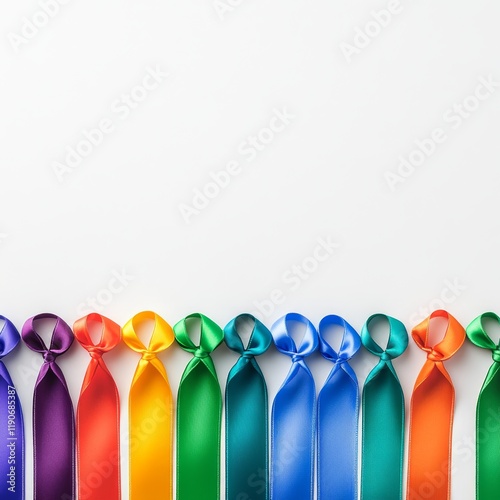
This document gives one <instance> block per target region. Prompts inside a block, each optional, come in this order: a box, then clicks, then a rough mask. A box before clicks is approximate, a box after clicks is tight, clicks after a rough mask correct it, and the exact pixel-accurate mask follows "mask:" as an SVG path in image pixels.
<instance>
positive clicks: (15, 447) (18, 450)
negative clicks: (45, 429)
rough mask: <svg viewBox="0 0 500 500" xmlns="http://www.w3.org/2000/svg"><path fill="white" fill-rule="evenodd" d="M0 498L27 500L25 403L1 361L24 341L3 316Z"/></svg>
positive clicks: (0, 386)
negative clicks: (23, 410)
mask: <svg viewBox="0 0 500 500" xmlns="http://www.w3.org/2000/svg"><path fill="white" fill-rule="evenodd" d="M0 320H3V322H4V323H3V327H2V328H1V330H0V442H1V443H2V445H1V447H0V477H1V478H2V480H1V482H0V498H11V499H12V500H24V495H25V493H24V422H23V412H22V410H21V403H20V401H19V397H18V395H17V391H16V389H15V387H14V384H13V383H12V379H11V378H10V375H9V372H8V371H7V368H6V367H5V365H4V364H3V362H2V361H1V359H2V358H3V357H5V356H7V354H9V353H10V352H11V351H12V350H14V348H15V347H16V346H17V344H18V343H19V340H20V338H21V337H20V336H19V332H18V331H17V329H16V327H15V326H14V325H13V324H12V322H11V321H9V320H8V319H7V318H6V317H5V316H1V315H0Z"/></svg>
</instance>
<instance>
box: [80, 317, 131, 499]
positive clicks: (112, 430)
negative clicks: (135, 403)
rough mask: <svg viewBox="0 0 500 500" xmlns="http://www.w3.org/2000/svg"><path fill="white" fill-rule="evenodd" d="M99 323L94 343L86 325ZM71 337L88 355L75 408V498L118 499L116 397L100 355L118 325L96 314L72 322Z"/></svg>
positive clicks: (117, 339)
mask: <svg viewBox="0 0 500 500" xmlns="http://www.w3.org/2000/svg"><path fill="white" fill-rule="evenodd" d="M91 323H96V324H99V325H100V326H101V339H100V341H99V343H98V344H94V342H93V341H92V338H91V337H90V332H89V324H91ZM73 331H74V333H75V337H76V339H77V340H78V342H80V344H81V345H82V347H83V348H84V349H85V350H87V351H88V353H89V354H90V356H91V359H90V363H89V365H88V368H87V371H86V373H85V378H84V379H83V384H82V389H81V391H80V398H79V400H78V406H77V411H76V443H77V458H78V460H77V462H78V498H79V500H89V499H90V500H101V499H103V498H105V499H106V500H119V499H120V498H121V495H120V437H119V435H120V398H119V396H118V389H117V388H116V384H115V381H114V380H113V377H112V375H111V373H110V372H109V370H108V368H107V366H106V364H105V363H104V360H103V359H102V355H103V354H104V353H106V352H108V351H110V350H111V349H113V348H114V347H116V345H117V344H118V343H119V342H120V336H121V335H120V333H121V332H120V326H119V325H117V324H116V323H114V322H113V321H111V320H110V319H108V318H106V317H104V316H101V315H100V314H97V313H92V314H89V315H88V316H85V317H84V318H81V319H79V320H78V321H76V322H75V324H74V325H73Z"/></svg>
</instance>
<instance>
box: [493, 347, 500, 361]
mask: <svg viewBox="0 0 500 500" xmlns="http://www.w3.org/2000/svg"><path fill="white" fill-rule="evenodd" d="M491 356H492V358H493V361H495V362H497V363H500V348H499V347H497V348H496V349H493V351H492V353H491Z"/></svg>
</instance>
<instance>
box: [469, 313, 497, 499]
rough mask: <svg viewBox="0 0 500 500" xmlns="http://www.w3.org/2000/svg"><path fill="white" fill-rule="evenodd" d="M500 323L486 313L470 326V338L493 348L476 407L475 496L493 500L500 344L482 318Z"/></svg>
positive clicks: (490, 348)
mask: <svg viewBox="0 0 500 500" xmlns="http://www.w3.org/2000/svg"><path fill="white" fill-rule="evenodd" d="M486 318H490V319H492V320H494V321H496V322H498V323H500V317H499V316H498V315H497V314H495V313H493V312H487V313H484V314H481V315H480V316H478V317H477V318H476V319H474V321H472V322H471V324H470V325H469V326H468V327H467V336H468V337H469V339H470V341H471V342H472V343H473V344H474V345H476V346H478V347H481V348H482V349H488V350H490V351H491V354H492V357H493V364H492V365H491V366H490V369H489V370H488V373H487V375H486V378H485V380H484V383H483V386H482V388H481V392H480V393H479V398H478V400H477V408H476V499H477V500H491V499H495V498H498V497H499V495H500V345H499V344H495V342H493V340H491V337H490V336H489V335H488V333H487V332H486V330H485V327H484V324H483V319H486Z"/></svg>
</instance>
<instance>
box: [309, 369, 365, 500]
mask: <svg viewBox="0 0 500 500" xmlns="http://www.w3.org/2000/svg"><path fill="white" fill-rule="evenodd" d="M358 400H359V396H358V383H357V380H356V379H355V378H354V379H353V378H351V375H350V374H348V373H347V372H345V371H344V370H342V369H341V370H338V371H337V372H336V373H335V374H334V375H333V376H332V377H331V378H329V380H328V381H327V382H326V384H325V385H324V386H323V389H322V390H321V392H320V394H319V397H318V500H327V499H330V498H339V499H342V500H356V499H357V498H358V496H357V483H358V474H357V470H358V458H357V457H358Z"/></svg>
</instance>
